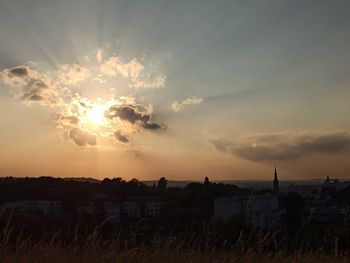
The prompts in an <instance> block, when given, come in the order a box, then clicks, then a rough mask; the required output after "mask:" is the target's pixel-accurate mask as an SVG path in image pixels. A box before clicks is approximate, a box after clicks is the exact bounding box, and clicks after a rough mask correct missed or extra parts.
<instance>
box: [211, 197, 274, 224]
mask: <svg viewBox="0 0 350 263" xmlns="http://www.w3.org/2000/svg"><path fill="white" fill-rule="evenodd" d="M214 215H215V219H219V220H222V221H225V222H227V221H228V220H230V219H231V218H233V217H237V216H244V217H245V219H246V220H247V221H248V222H249V223H251V225H252V226H253V227H256V228H259V229H266V228H269V227H270V226H272V225H273V224H275V223H276V222H277V221H278V219H279V201H278V196H277V195H276V194H271V193H266V194H263V195H251V196H241V197H221V198H217V199H215V201H214Z"/></svg>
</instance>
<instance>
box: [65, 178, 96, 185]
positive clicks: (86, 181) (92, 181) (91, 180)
mask: <svg viewBox="0 0 350 263" xmlns="http://www.w3.org/2000/svg"><path fill="white" fill-rule="evenodd" d="M63 179H64V180H67V181H76V182H83V183H84V182H85V183H95V184H97V183H101V181H100V180H98V179H95V178H91V177H64V178H63Z"/></svg>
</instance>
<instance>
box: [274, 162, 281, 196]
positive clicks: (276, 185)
mask: <svg viewBox="0 0 350 263" xmlns="http://www.w3.org/2000/svg"><path fill="white" fill-rule="evenodd" d="M279 188H280V186H279V182H278V178H277V168H276V164H275V174H274V178H273V192H274V193H276V194H278V191H279Z"/></svg>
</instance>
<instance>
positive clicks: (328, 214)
mask: <svg viewBox="0 0 350 263" xmlns="http://www.w3.org/2000/svg"><path fill="white" fill-rule="evenodd" d="M345 215H346V208H345V207H341V206H328V207H326V206H321V207H311V208H310V219H311V220H315V221H317V222H320V223H339V222H341V221H342V220H344V218H345Z"/></svg>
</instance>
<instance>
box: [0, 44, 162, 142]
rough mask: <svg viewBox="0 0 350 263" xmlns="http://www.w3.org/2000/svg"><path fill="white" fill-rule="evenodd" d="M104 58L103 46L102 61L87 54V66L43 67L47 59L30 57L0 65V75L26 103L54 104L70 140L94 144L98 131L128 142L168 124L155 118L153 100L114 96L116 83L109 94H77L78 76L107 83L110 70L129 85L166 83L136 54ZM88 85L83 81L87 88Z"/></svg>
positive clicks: (56, 118)
mask: <svg viewBox="0 0 350 263" xmlns="http://www.w3.org/2000/svg"><path fill="white" fill-rule="evenodd" d="M103 59H104V58H103V52H102V50H101V49H99V50H97V52H96V61H97V62H98V64H97V62H96V61H92V60H89V59H88V60H89V64H87V65H89V66H86V67H85V66H84V65H80V64H75V63H73V64H62V65H57V67H56V68H57V70H46V71H43V70H42V69H44V68H45V66H46V65H45V64H42V63H36V62H28V63H27V64H25V65H20V66H16V67H13V68H8V69H4V70H2V71H0V80H2V81H3V82H4V84H6V87H7V88H8V89H9V90H10V92H11V94H12V95H13V96H14V97H15V98H16V99H18V100H20V101H22V102H23V103H25V104H32V103H33V104H34V103H36V104H41V105H44V106H48V107H50V111H53V112H54V115H53V116H54V117H53V122H54V123H55V125H56V127H57V128H60V129H65V132H64V134H68V135H69V138H70V141H72V142H74V143H76V144H78V145H80V146H87V145H96V143H97V139H96V138H97V137H105V138H109V139H111V138H114V139H116V140H118V141H120V142H123V143H128V142H129V138H128V137H127V136H128V134H131V133H135V132H140V131H141V130H159V129H165V126H164V125H161V124H158V123H155V122H152V115H153V108H152V106H151V105H149V106H143V105H141V104H138V103H137V102H136V98H134V97H129V96H119V97H116V96H115V94H114V93H115V89H114V87H110V88H109V90H108V94H102V97H103V99H102V98H96V99H91V98H88V97H86V96H82V95H81V94H79V90H80V89H77V88H75V86H76V85H78V84H79V83H80V82H82V81H85V80H90V81H91V83H94V84H96V85H98V83H106V82H107V80H108V78H107V76H117V75H118V76H119V77H122V78H125V79H127V82H128V85H129V86H130V87H135V88H155V87H158V88H159V87H164V84H165V76H164V75H162V74H160V73H158V72H157V71H155V70H151V71H149V70H146V69H145V66H144V65H143V64H142V63H141V62H140V60H138V59H136V58H133V59H131V60H130V61H128V62H126V63H124V62H122V60H121V59H120V58H119V57H116V56H112V57H109V58H106V59H105V60H104V61H103ZM92 63H95V65H92ZM87 88H88V87H84V92H86V93H88V91H86V89H87ZM103 92H105V91H103ZM108 96H109V98H108ZM105 111H106V115H105V116H104V112H105ZM90 132H92V133H93V134H91V133H90Z"/></svg>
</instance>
